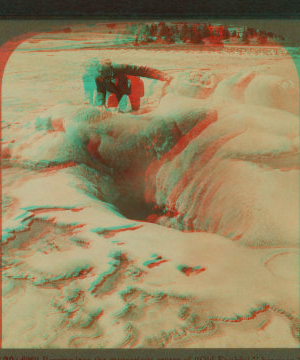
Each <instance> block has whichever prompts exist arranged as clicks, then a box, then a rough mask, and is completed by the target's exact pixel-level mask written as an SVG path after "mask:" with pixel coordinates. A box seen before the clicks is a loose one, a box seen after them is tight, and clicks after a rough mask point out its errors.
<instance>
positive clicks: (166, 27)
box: [125, 22, 284, 45]
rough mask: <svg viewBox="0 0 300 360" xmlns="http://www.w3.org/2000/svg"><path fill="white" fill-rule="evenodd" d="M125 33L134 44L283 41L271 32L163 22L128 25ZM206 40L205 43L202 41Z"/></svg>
mask: <svg viewBox="0 0 300 360" xmlns="http://www.w3.org/2000/svg"><path fill="white" fill-rule="evenodd" d="M125 33H127V34H130V35H132V36H133V37H134V43H135V44H136V45H138V44H149V43H154V42H163V43H168V44H173V43H191V44H203V43H204V42H206V41H207V42H209V43H212V44H222V43H223V41H224V40H229V42H230V39H232V38H235V39H239V40H238V41H239V42H240V43H242V44H249V43H250V40H251V39H256V40H257V43H259V44H262V45H264V44H267V43H268V42H269V41H270V40H275V39H276V40H278V39H280V40H284V38H283V37H282V36H277V35H275V34H274V33H272V32H266V31H263V30H257V29H253V28H245V29H243V32H242V33H241V32H240V31H238V29H234V30H231V31H229V29H228V27H227V26H222V25H218V26H214V25H211V24H207V23H205V24H187V23H184V24H166V23H165V22H159V23H151V24H143V25H138V24H128V25H127V28H126V30H125ZM204 39H206V41H205V40H204Z"/></svg>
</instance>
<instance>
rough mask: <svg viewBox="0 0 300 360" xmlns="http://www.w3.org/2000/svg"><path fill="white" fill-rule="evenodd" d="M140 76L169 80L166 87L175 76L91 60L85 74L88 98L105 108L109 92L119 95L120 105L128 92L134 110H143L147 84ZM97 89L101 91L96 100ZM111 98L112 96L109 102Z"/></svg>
mask: <svg viewBox="0 0 300 360" xmlns="http://www.w3.org/2000/svg"><path fill="white" fill-rule="evenodd" d="M140 77H146V78H150V79H156V80H160V81H165V82H166V86H168V85H169V84H170V82H171V81H172V79H173V77H172V76H171V75H168V74H166V73H164V72H163V71H159V70H157V69H153V68H149V67H147V66H136V65H128V64H116V63H113V62H112V61H111V60H110V59H106V60H103V61H102V62H99V60H98V59H91V60H89V61H88V62H87V64H86V66H85V71H84V74H83V76H82V80H83V84H84V93H85V98H86V101H87V103H88V104H90V105H94V106H103V107H104V106H105V105H106V93H107V92H109V93H111V94H115V96H116V99H117V104H119V103H120V101H121V99H122V97H123V96H124V95H128V97H129V100H130V103H131V108H132V110H139V108H140V99H141V97H143V96H144V83H143V81H142V80H141V79H140ZM95 90H96V91H97V94H96V97H95V101H94V92H95ZM110 100H111V97H110V98H109V100H108V102H110ZM108 106H109V104H108Z"/></svg>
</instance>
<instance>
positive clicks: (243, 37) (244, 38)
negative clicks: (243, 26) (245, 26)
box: [242, 30, 249, 44]
mask: <svg viewBox="0 0 300 360" xmlns="http://www.w3.org/2000/svg"><path fill="white" fill-rule="evenodd" d="M242 41H243V43H244V44H248V43H249V38H248V33H247V31H246V30H244V32H243V35H242Z"/></svg>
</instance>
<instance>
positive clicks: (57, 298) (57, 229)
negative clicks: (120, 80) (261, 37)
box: [2, 41, 299, 348]
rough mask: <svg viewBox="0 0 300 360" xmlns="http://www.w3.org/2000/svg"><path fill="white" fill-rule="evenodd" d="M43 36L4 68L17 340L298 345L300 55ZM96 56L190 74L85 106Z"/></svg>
mask: <svg viewBox="0 0 300 360" xmlns="http://www.w3.org/2000/svg"><path fill="white" fill-rule="evenodd" d="M48 42H49V41H48ZM42 44H43V43H38V45H36V44H35V43H33V44H31V43H30V42H27V43H24V44H22V45H20V47H19V48H18V49H17V51H15V52H14V53H13V54H12V56H11V58H10V59H9V62H8V63H7V66H6V69H5V74H4V78H3V99H2V101H3V130H2V135H3V145H2V157H3V171H2V179H3V190H2V194H3V199H2V200H3V201H2V210H3V219H2V221H3V223H2V231H3V232H2V241H3V269H2V281H3V284H2V286H3V289H2V292H3V309H2V311H3V347H4V348H17V347H20V348H33V347H35V348H122V347H123V348H129V347H132V348H133V347H136V348H141V347H156V348H160V347H177V348H178V347H193V348H195V347H199V348H200V347H202V348H211V347H281V348H282V347H298V346H299V278H298V276H299V271H298V270H299V244H298V241H299V157H298V156H299V117H298V106H299V104H298V99H299V88H298V75H297V71H296V68H295V65H294V63H293V61H292V59H291V58H290V56H289V55H288V54H286V55H278V54H277V55H276V54H275V53H272V52H271V53H264V52H262V53H257V52H255V51H253V52H252V53H251V52H249V53H247V54H245V55H243V54H242V53H234V52H231V53H229V52H226V48H224V49H223V50H222V51H220V52H210V51H202V52H201V51H196V50H194V51H190V52H189V53H188V56H187V53H186V51H168V52H166V51H158V50H157V51H153V50H151V51H150V50H134V51H133V50H130V49H123V50H105V49H104V48H103V49H100V50H84V49H81V50H78V51H75V52H71V51H67V50H65V51H52V50H51V47H49V48H48V50H47V51H43V52H42V51H40V48H39V47H41V46H42ZM47 44H48V43H47ZM48 45H49V44H48ZM48 45H47V46H48ZM254 49H255V48H254ZM150 54H151V56H150ZM49 55H51V56H49ZM95 56H98V57H99V58H111V59H112V60H113V61H120V60H119V59H120V58H122V59H123V60H122V61H124V62H127V63H132V64H147V65H149V66H153V67H158V68H161V69H163V70H164V71H166V72H168V73H169V74H172V75H173V76H174V80H173V81H172V83H171V85H170V87H169V88H168V90H167V94H166V95H165V96H164V97H163V98H162V97H161V95H162V84H161V83H160V82H157V81H152V80H145V97H144V98H143V103H142V107H141V110H140V111H138V112H128V113H123V114H121V113H116V112H111V111H109V110H106V111H104V110H101V109H99V108H94V107H91V106H87V105H83V100H84V99H83V88H82V82H81V72H82V64H83V62H84V61H85V60H86V58H88V57H95Z"/></svg>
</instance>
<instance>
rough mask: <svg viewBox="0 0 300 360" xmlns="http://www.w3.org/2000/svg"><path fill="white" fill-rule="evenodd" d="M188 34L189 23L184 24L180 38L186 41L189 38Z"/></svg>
mask: <svg viewBox="0 0 300 360" xmlns="http://www.w3.org/2000/svg"><path fill="white" fill-rule="evenodd" d="M188 36H189V27H188V26H187V24H183V26H182V27H181V31H180V40H182V41H186V40H187V39H188Z"/></svg>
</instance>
